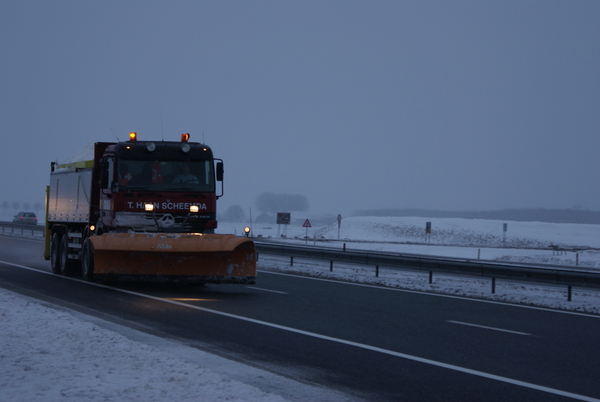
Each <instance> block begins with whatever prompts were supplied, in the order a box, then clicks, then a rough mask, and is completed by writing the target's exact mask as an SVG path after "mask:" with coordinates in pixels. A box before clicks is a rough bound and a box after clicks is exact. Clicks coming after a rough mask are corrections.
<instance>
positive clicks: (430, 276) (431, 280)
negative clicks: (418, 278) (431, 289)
mask: <svg viewBox="0 0 600 402" xmlns="http://www.w3.org/2000/svg"><path fill="white" fill-rule="evenodd" d="M432 283H433V271H429V284H430V285H431V284H432Z"/></svg>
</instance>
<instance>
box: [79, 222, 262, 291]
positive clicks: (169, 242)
mask: <svg viewBox="0 0 600 402" xmlns="http://www.w3.org/2000/svg"><path fill="white" fill-rule="evenodd" d="M90 240H91V242H92V243H93V246H94V277H96V276H98V277H102V276H106V277H110V278H111V279H117V280H118V279H123V280H151V281H152V280H159V281H162V280H164V281H186V282H196V283H247V284H252V283H255V281H256V249H255V247H254V242H253V241H252V240H251V239H249V238H245V237H237V236H234V235H216V234H183V233H175V234H165V233H107V234H103V235H101V236H92V237H90Z"/></svg>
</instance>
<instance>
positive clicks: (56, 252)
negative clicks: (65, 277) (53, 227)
mask: <svg viewBox="0 0 600 402" xmlns="http://www.w3.org/2000/svg"><path fill="white" fill-rule="evenodd" d="M60 237H61V236H60V234H59V233H54V234H53V235H52V240H51V241H50V266H51V267H52V272H53V273H55V274H60Z"/></svg>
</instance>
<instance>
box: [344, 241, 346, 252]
mask: <svg viewBox="0 0 600 402" xmlns="http://www.w3.org/2000/svg"><path fill="white" fill-rule="evenodd" d="M344 251H346V243H344Z"/></svg>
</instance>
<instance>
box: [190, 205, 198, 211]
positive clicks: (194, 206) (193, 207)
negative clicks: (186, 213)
mask: <svg viewBox="0 0 600 402" xmlns="http://www.w3.org/2000/svg"><path fill="white" fill-rule="evenodd" d="M198 211H199V209H198V205H190V212H198Z"/></svg>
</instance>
